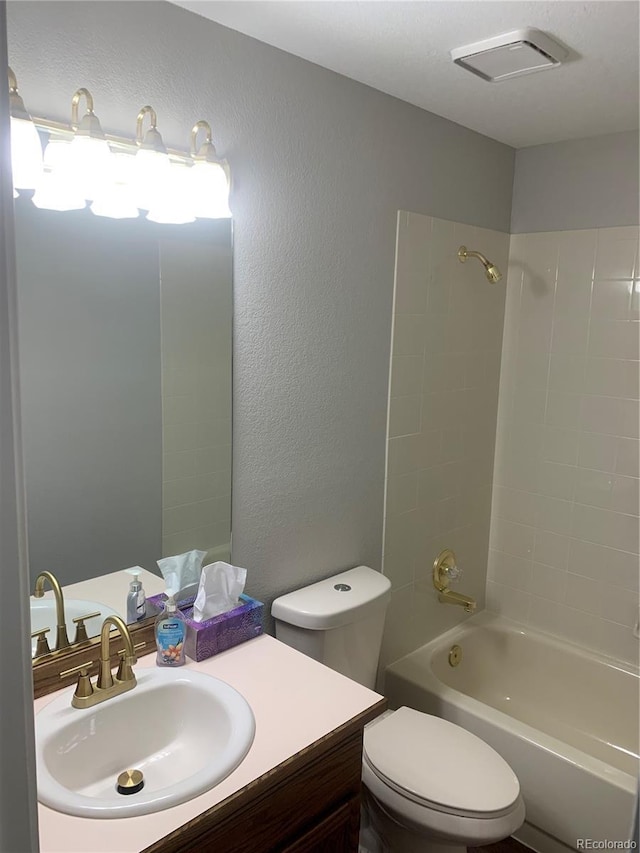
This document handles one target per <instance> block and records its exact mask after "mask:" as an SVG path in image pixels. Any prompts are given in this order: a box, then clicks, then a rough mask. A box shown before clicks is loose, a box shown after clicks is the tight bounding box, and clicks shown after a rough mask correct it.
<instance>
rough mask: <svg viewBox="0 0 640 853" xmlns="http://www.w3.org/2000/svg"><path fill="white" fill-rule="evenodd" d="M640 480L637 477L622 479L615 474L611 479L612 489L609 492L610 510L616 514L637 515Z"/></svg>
mask: <svg viewBox="0 0 640 853" xmlns="http://www.w3.org/2000/svg"><path fill="white" fill-rule="evenodd" d="M639 483H640V480H638V478H637V477H623V476H622V475H620V474H616V475H615V476H614V478H613V489H612V492H611V504H610V505H611V509H615V510H616V512H624V513H627V514H629V515H638V510H639V500H638V495H639V490H638V484H639Z"/></svg>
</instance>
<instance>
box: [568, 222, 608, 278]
mask: <svg viewBox="0 0 640 853" xmlns="http://www.w3.org/2000/svg"><path fill="white" fill-rule="evenodd" d="M597 241H598V231H597V230H596V229H590V230H584V231H561V232H560V233H559V235H558V246H559V256H558V282H560V281H562V280H563V279H564V278H569V277H570V278H572V279H574V280H583V281H584V280H586V281H589V282H590V281H591V280H592V279H593V270H594V265H595V255H596V246H597Z"/></svg>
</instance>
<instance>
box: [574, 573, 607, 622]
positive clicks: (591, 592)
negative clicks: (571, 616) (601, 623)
mask: <svg viewBox="0 0 640 853" xmlns="http://www.w3.org/2000/svg"><path fill="white" fill-rule="evenodd" d="M604 587H605V584H604V583H602V582H601V581H597V580H592V579H591V578H585V577H583V576H582V575H573V574H570V573H569V574H568V575H567V586H566V603H567V604H568V605H569V606H570V607H575V609H576V610H583V611H584V612H585V613H591V614H593V615H594V616H596V615H598V614H599V613H600V606H601V602H602V592H603V589H604Z"/></svg>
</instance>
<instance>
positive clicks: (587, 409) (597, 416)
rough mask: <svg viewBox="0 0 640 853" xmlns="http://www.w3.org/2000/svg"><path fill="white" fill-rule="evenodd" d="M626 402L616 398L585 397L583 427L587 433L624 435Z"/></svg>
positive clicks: (583, 399) (583, 401) (581, 420)
mask: <svg viewBox="0 0 640 853" xmlns="http://www.w3.org/2000/svg"><path fill="white" fill-rule="evenodd" d="M624 403H625V401H624V400H620V399H618V398H616V397H597V396H594V395H585V396H584V397H583V398H582V413H581V415H580V423H581V427H582V429H583V430H585V432H597V433H601V434H602V435H615V436H619V435H623V429H624V419H625V414H626V408H625V406H624Z"/></svg>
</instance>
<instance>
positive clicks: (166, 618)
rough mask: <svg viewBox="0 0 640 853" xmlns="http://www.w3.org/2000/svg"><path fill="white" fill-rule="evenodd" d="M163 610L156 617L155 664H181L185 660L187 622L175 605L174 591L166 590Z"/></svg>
mask: <svg viewBox="0 0 640 853" xmlns="http://www.w3.org/2000/svg"><path fill="white" fill-rule="evenodd" d="M166 595H167V600H166V601H165V604H164V610H163V611H162V613H160V614H159V615H158V617H157V619H156V648H157V649H158V654H157V656H156V664H157V665H158V666H182V665H183V664H184V662H185V657H184V640H185V636H186V633H187V623H186V621H185V618H184V616H183V615H182V613H181V612H180V611H179V610H178V608H177V607H176V602H175V599H174V597H173V596H174V591H173V590H167V592H166Z"/></svg>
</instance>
